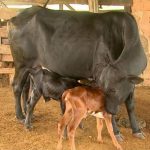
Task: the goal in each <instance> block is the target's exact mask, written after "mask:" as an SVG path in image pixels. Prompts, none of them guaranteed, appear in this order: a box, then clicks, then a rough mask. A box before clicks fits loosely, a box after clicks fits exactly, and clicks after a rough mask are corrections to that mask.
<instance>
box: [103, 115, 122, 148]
mask: <svg viewBox="0 0 150 150" xmlns="http://www.w3.org/2000/svg"><path fill="white" fill-rule="evenodd" d="M111 119H112V116H111V115H110V114H105V118H104V120H105V122H106V126H107V130H108V132H109V134H110V136H111V139H112V141H113V144H114V145H115V147H116V148H117V149H118V150H122V147H121V145H120V144H119V143H118V141H117V139H116V137H115V135H114V132H113V127H112V122H111Z"/></svg>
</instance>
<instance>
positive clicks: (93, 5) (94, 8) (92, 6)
mask: <svg viewBox="0 0 150 150" xmlns="http://www.w3.org/2000/svg"><path fill="white" fill-rule="evenodd" d="M88 4H89V11H90V12H94V13H98V0H88Z"/></svg>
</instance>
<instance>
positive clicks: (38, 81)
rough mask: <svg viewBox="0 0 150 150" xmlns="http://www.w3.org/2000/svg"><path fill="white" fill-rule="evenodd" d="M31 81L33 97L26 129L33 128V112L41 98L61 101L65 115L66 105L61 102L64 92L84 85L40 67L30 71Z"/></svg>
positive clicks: (29, 100) (29, 105) (30, 100)
mask: <svg viewBox="0 0 150 150" xmlns="http://www.w3.org/2000/svg"><path fill="white" fill-rule="evenodd" d="M29 79H30V80H31V81H30V82H31V83H32V86H31V95H30V96H29V99H28V101H27V105H26V106H27V110H26V119H25V125H26V128H31V117H32V114H33V110H34V107H35V105H36V103H37V102H38V100H39V99H40V97H41V96H43V98H44V100H45V102H47V101H49V100H51V99H54V100H57V101H60V106H61V110H62V113H64V112H65V105H64V103H63V102H62V101H61V97H62V94H63V92H64V91H65V90H67V89H70V88H74V87H76V86H81V85H82V84H80V83H78V81H77V80H76V79H72V78H68V77H61V76H60V75H58V74H57V73H55V72H53V71H50V70H47V69H44V68H42V67H40V66H37V67H35V68H32V69H30V74H29ZM29 85H30V84H29ZM27 94H28V92H27ZM25 100H27V99H25Z"/></svg>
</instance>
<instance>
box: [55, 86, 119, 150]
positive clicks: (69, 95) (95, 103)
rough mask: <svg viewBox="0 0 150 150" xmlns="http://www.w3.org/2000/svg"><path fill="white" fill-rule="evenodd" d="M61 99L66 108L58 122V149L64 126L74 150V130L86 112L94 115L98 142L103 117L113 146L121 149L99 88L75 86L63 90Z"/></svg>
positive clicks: (100, 140) (100, 139)
mask: <svg viewBox="0 0 150 150" xmlns="http://www.w3.org/2000/svg"><path fill="white" fill-rule="evenodd" d="M62 100H63V101H64V102H65V104H66V110H65V113H64V115H63V117H62V119H61V120H60V122H59V123H58V134H59V141H58V145H57V149H58V150H61V149H62V138H63V131H64V129H65V127H66V126H67V132H68V138H69V142H70V145H71V150H76V148H75V140H74V138H75V131H76V129H77V127H78V125H79V123H80V122H81V120H82V119H83V118H85V117H86V116H87V115H88V114H91V115H94V116H96V120H97V131H98V137H97V140H98V142H103V141H102V137H101V130H102V127H103V122H102V119H104V120H105V123H106V126H107V129H108V132H109V134H110V136H111V138H112V141H113V144H114V146H115V147H116V148H117V149H118V150H122V147H121V146H120V145H119V144H118V142H117V140H116V137H115V135H114V133H113V128H112V122H111V117H112V115H111V114H108V113H107V112H106V111H105V96H104V94H103V92H102V91H101V90H100V89H98V88H90V87H87V86H79V87H75V88H73V89H69V90H67V91H65V92H64V94H63V96H62ZM100 112H102V116H99V115H100Z"/></svg>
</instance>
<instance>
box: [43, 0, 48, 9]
mask: <svg viewBox="0 0 150 150" xmlns="http://www.w3.org/2000/svg"><path fill="white" fill-rule="evenodd" d="M48 2H49V0H46V2H45V4H44V5H43V7H44V8H46V6H47V4H48Z"/></svg>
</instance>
